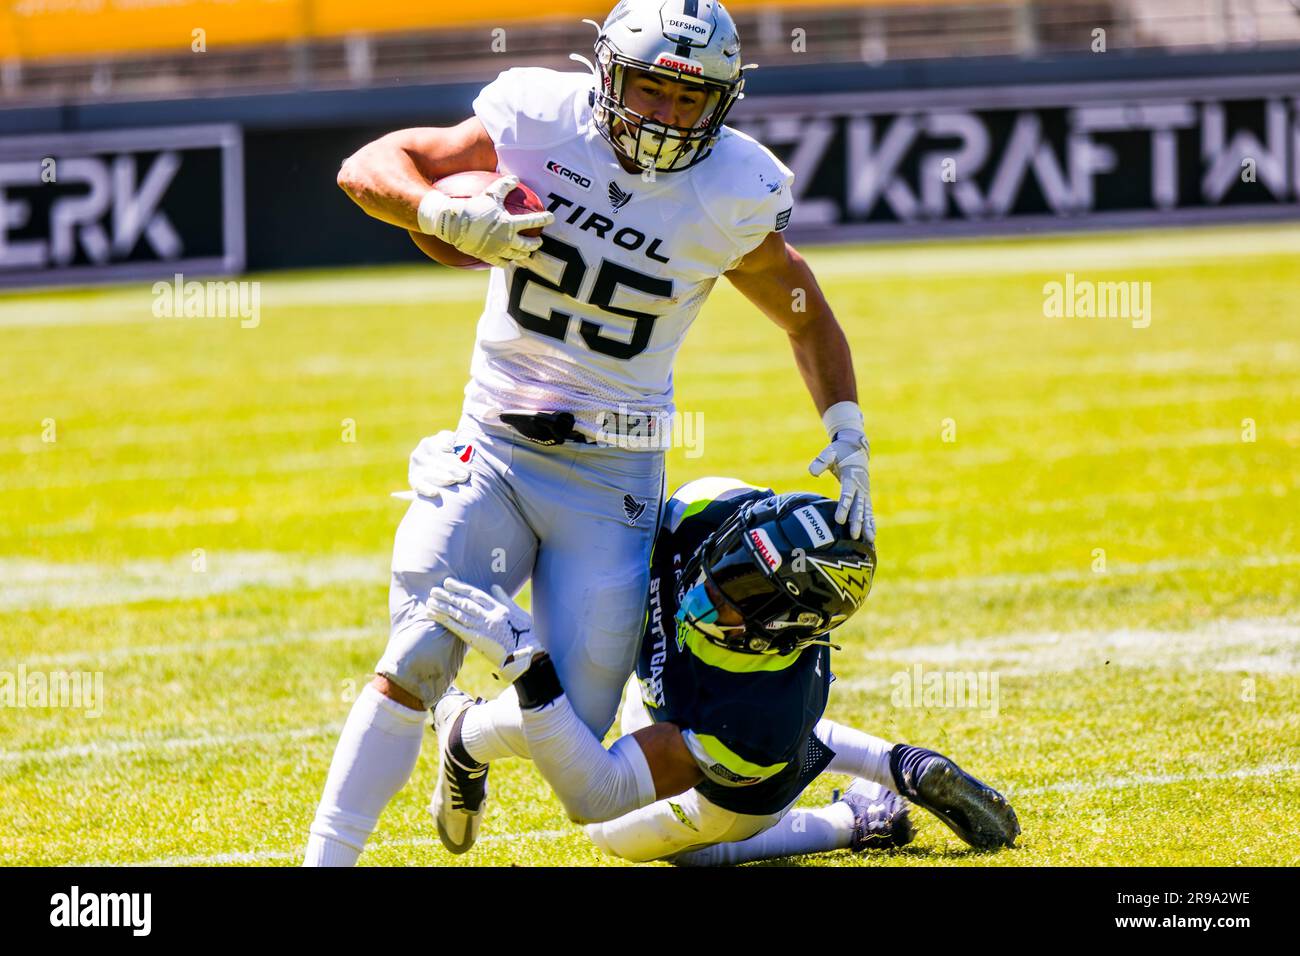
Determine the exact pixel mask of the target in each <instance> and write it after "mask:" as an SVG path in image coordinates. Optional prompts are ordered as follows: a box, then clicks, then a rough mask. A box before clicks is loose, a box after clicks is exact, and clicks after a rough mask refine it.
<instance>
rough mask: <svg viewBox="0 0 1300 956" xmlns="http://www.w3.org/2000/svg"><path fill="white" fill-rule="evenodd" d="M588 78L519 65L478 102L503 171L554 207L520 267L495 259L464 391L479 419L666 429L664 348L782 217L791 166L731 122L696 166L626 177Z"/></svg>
mask: <svg viewBox="0 0 1300 956" xmlns="http://www.w3.org/2000/svg"><path fill="white" fill-rule="evenodd" d="M594 88H595V87H594V80H593V78H592V76H591V75H590V74H588V73H559V72H556V71H554V70H546V69H536V68H520V69H511V70H506V71H505V72H504V73H502V74H501V75H500V76H499V77H498V78H497V79H496V80H494V81H493V82H492V83H490V84H488V86H486V87H485V88H484V89H483V91H482V92H481V93H480V94H479V96H478V98H477V99H475V101H474V113H475V115H477V116H478V118H479V120H480V121H481V122H482V123H483V126H484V127H485V128H486V130H487V132H488V135H489V136H491V138H492V142H493V144H494V145H495V146H496V152H497V157H498V170H499V171H500V172H501V173H512V174H514V175H516V176H518V177H519V178H520V180H521V181H522V182H524V183H525V184H527V185H528V186H529V187H531V188H532V190H533V191H534V192H536V193H537V195H538V196H539V197H540V198H541V200H542V202H543V203H544V204H545V205H546V207H547V208H548V209H550V210H551V211H552V212H554V213H555V217H556V221H555V224H554V225H553V226H549V227H547V229H546V230H545V232H544V234H543V241H542V248H541V250H539V251H538V252H537V253H536V254H535V255H534V256H533V258H532V260H531V261H530V262H529V264H528V265H527V266H519V265H514V264H511V265H510V266H508V267H506V268H494V269H492V271H491V275H490V278H489V281H488V295H487V302H486V305H485V307H484V309H483V314H482V316H481V317H480V319H479V323H478V334H477V341H476V342H475V346H474V358H473V363H472V366H471V370H470V373H471V380H470V383H469V385H468V386H467V387H466V389H465V412H466V413H467V414H469V415H471V416H473V417H475V418H477V419H479V420H480V421H487V422H489V423H495V422H497V421H499V418H498V416H499V414H500V412H501V411H504V410H515V409H524V410H529V411H568V412H572V413H573V414H574V416H575V419H576V422H577V425H576V427H577V428H578V430H579V431H582V432H584V433H585V434H588V435H589V437H590V436H591V435H592V434H601V433H602V432H603V433H605V434H608V433H609V431H611V429H610V428H609V419H608V418H607V417H606V416H607V415H608V414H609V413H610V412H614V413H620V412H622V413H625V414H626V415H627V416H628V419H629V421H630V422H633V423H635V422H637V421H638V418H637V416H645V418H647V419H649V420H650V422H651V423H652V425H651V427H656V426H654V425H653V423H654V422H658V423H659V425H658V426H657V427H660V428H662V427H666V425H667V423H668V420H669V416H671V414H672V412H673V360H674V358H675V357H676V355H677V349H678V348H679V347H680V346H681V344H682V340H683V339H684V338H685V336H686V332H687V330H688V329H689V328H690V325H691V322H692V321H693V320H694V319H695V316H696V315H697V314H698V312H699V310H700V307H701V306H702V305H703V303H704V300H705V298H706V297H707V296H708V294H709V292H710V291H711V290H712V288H713V285H714V283H715V282H716V281H717V279H718V277H719V276H720V275H722V274H723V273H724V272H727V271H728V270H730V269H731V268H732V267H733V266H735V265H736V264H737V263H738V262H739V261H740V260H741V259H742V258H743V257H744V256H745V255H746V254H747V253H749V252H751V251H752V250H753V249H755V248H756V247H757V246H758V245H759V244H760V243H761V242H762V241H763V239H764V238H765V237H767V236H768V235H769V234H771V233H772V232H774V231H779V230H782V229H784V228H785V226H786V223H787V222H788V221H789V218H790V212H791V209H792V207H793V197H792V194H791V191H790V185H791V183H792V182H793V181H794V174H793V173H792V172H791V171H790V170H789V169H788V168H787V167H786V166H785V165H784V164H783V163H782V162H781V161H780V160H778V159H777V158H776V157H775V156H774V155H773V154H772V153H771V152H769V151H768V150H767V148H766V147H764V146H762V145H761V144H759V143H758V142H757V141H755V140H754V139H751V138H750V137H749V136H746V135H745V134H743V133H741V132H738V131H736V130H732V129H729V128H726V127H724V128H723V130H722V132H721V134H720V135H719V138H718V141H717V144H716V146H715V147H714V150H713V153H712V155H710V156H709V157H708V158H706V159H705V160H703V161H702V162H700V163H699V164H697V165H695V166H693V167H691V168H690V169H687V170H682V171H680V172H672V173H664V172H657V173H655V178H654V179H652V180H651V179H649V178H643V177H642V176H641V174H640V173H628V172H627V171H626V170H624V169H623V167H622V166H620V165H619V163H618V161H617V160H616V159H615V157H614V152H613V150H612V149H611V148H610V146H609V144H608V143H607V142H606V141H605V140H604V139H603V138H602V137H601V135H600V132H599V130H598V129H597V128H596V126H595V125H594V123H593V122H592V108H591V95H592V92H593V90H594ZM647 177H648V174H647ZM629 427H630V428H631V429H632V432H633V434H635V435H637V436H639V437H642V438H646V437H648V434H649V433H648V432H647V431H644V430H640V431H638V430H637V426H636V424H632V425H631V426H629ZM658 434H662V432H659V433H658ZM628 447H648V448H652V449H655V450H659V449H662V447H664V446H663V445H661V444H654V443H652V442H648V441H647V442H642V443H641V444H636V443H633V444H631V445H629V446H628Z"/></svg>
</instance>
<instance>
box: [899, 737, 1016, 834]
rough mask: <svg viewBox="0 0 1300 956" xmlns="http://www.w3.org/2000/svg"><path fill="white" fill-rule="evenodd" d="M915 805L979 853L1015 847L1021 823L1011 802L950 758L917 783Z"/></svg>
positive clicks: (926, 773)
mask: <svg viewBox="0 0 1300 956" xmlns="http://www.w3.org/2000/svg"><path fill="white" fill-rule="evenodd" d="M915 789H916V794H915V796H912V795H910V794H909V796H911V799H912V802H913V803H917V804H919V805H921V806H922V807H924V808H925V809H927V810H929V811H930V812H931V813H933V814H934V815H935V816H937V817H938V818H939V819H940V820H942V821H943V822H944V823H945V824H947V826H948V828H949V829H950V830H952V832H953V833H955V834H957V836H959V837H961V838H962V839H963V840H964V841H965V842H966V843H968V844H970V845H971V846H973V847H975V849H977V850H992V849H996V848H998V847H1004V846H1008V847H1009V846H1015V845H1016V837H1017V836H1018V835H1019V834H1020V821H1019V820H1017V819H1016V811H1015V810H1013V809H1011V804H1010V803H1008V802H1007V798H1006V797H1004V796H1002V794H1000V793H998V792H997V791H996V790H994V789H993V788H992V787H989V786H985V785H984V784H983V783H981V782H980V781H979V780H976V779H975V778H974V777H972V776H971V775H970V774H968V773H966V771H964V770H962V769H961V768H960V767H958V766H957V765H956V764H955V763H953V762H952V761H951V760H948V759H947V758H939V759H937V760H935V761H934V763H932V764H931V765H930V766H929V767H928V768H926V770H925V772H924V773H923V774H921V777H920V779H919V780H917V781H916V787H915Z"/></svg>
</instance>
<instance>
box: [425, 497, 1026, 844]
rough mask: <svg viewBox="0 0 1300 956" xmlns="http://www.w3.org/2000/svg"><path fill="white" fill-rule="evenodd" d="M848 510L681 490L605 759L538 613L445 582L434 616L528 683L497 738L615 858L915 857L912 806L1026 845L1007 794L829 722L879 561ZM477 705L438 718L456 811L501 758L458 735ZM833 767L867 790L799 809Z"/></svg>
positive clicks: (454, 696)
mask: <svg viewBox="0 0 1300 956" xmlns="http://www.w3.org/2000/svg"><path fill="white" fill-rule="evenodd" d="M834 512H835V503H834V502H832V501H830V500H828V499H825V498H821V497H819V496H817V495H814V494H808V493H798V494H784V495H774V494H773V493H772V492H771V491H770V490H765V489H761V488H757V487H754V486H752V485H747V484H745V483H743V482H739V481H735V480H732V479H721V478H706V479H700V480H698V481H694V482H691V483H689V484H687V485H685V486H683V487H682V488H680V489H679V490H678V491H677V492H676V493H674V495H673V496H672V497H671V498H670V499H669V501H668V502H667V504H666V506H665V510H664V514H663V517H662V521H661V526H660V531H659V534H658V537H657V539H656V541H655V547H654V552H653V557H652V562H651V577H650V595H649V613H648V617H647V621H646V627H645V633H644V635H643V637H642V640H641V647H640V655H639V658H638V662H637V669H636V675H635V679H634V681H633V682H631V683H630V684H629V688H628V690H629V694H628V695H627V697H626V698H625V701H624V707H623V720H622V726H621V731H622V733H623V736H622V737H620V738H619V739H618V740H617V741H615V743H614V744H613V746H611V747H610V748H609V749H608V750H606V749H605V748H604V747H603V745H602V744H601V742H600V739H599V738H598V737H597V736H596V735H595V734H593V733H592V732H591V730H590V729H589V728H588V727H587V726H586V725H585V724H583V723H582V721H581V720H579V719H577V718H576V717H575V715H574V713H573V710H572V707H571V706H570V705H569V704H568V702H567V699H566V695H565V688H564V687H563V686H562V683H561V681H560V679H559V677H558V675H557V672H556V669H555V667H554V665H553V663H552V662H551V660H550V658H549V657H548V656H547V655H546V654H545V653H544V652H542V651H540V650H538V649H537V648H536V646H535V644H534V643H533V642H532V640H531V627H532V621H531V618H530V617H529V615H528V614H527V612H525V611H523V610H521V609H520V608H519V607H518V606H517V605H515V604H514V602H513V601H511V600H510V598H509V597H508V596H507V595H506V593H505V592H504V591H502V590H501V589H500V588H499V587H498V588H496V589H495V594H492V595H490V594H488V593H486V592H484V591H481V590H479V589H478V588H475V587H472V586H470V585H467V584H463V583H461V582H459V581H455V580H454V579H452V580H448V581H447V582H446V583H445V584H444V586H443V587H439V588H435V589H434V590H433V592H432V595H431V598H430V602H429V613H430V615H431V616H432V617H433V618H434V619H436V620H437V621H439V622H440V623H442V624H443V625H445V626H446V627H447V628H448V629H450V630H451V631H452V632H453V633H455V634H457V635H458V636H460V637H461V638H462V639H463V640H465V641H466V642H467V643H468V644H470V646H472V647H474V648H476V649H478V650H480V651H481V652H483V653H484V654H485V655H487V656H488V657H489V659H490V660H491V661H492V662H493V663H494V664H495V665H496V667H497V668H498V670H499V672H500V673H501V676H502V677H503V678H505V679H514V686H515V689H516V691H517V697H518V706H519V718H518V726H517V729H516V730H515V731H514V732H511V733H504V734H502V735H501V738H500V740H499V743H500V744H501V745H503V746H504V750H506V751H508V752H510V753H515V754H519V755H526V756H531V758H532V759H533V760H534V761H535V762H536V763H537V765H538V767H539V768H540V770H541V772H542V774H543V776H544V777H545V778H546V780H547V781H548V782H549V783H550V784H551V786H552V788H553V789H554V790H555V792H556V794H557V795H558V796H559V798H560V800H561V802H562V803H563V804H564V806H565V808H566V810H567V811H568V813H569V815H570V817H571V818H572V819H573V820H575V821H577V822H581V823H586V824H589V826H588V831H587V832H588V834H589V835H590V836H591V838H592V840H593V841H594V842H595V843H596V844H597V845H598V846H600V847H601V848H602V849H604V850H606V851H607V852H609V853H613V854H616V855H617V856H620V857H623V858H625V859H629V860H638V861H644V860H657V859H672V860H674V861H676V862H681V863H688V864H711V863H724V862H727V863H734V862H742V861H748V860H753V859H763V858H768V857H773V856H784V855H788V854H792V853H810V852H819V851H827V850H834V849H842V848H846V847H848V848H852V849H864V848H867V847H890V846H901V845H903V844H905V843H907V842H908V841H909V840H910V839H911V838H912V832H913V831H912V823H911V820H910V818H909V815H908V809H907V806H908V805H907V802H906V801H911V802H912V803H915V804H917V805H919V806H921V807H924V808H925V809H927V810H930V811H931V812H933V813H934V814H936V815H937V816H938V817H939V818H940V819H941V820H942V821H943V822H944V823H946V824H947V825H948V826H949V827H951V828H952V829H953V831H954V832H956V833H957V835H958V836H960V837H961V838H962V839H963V840H965V841H966V842H967V843H969V844H970V845H971V846H973V847H977V848H980V849H991V848H994V847H1001V846H1011V845H1013V844H1014V841H1015V837H1016V835H1017V834H1018V833H1019V832H1020V828H1019V824H1018V823H1017V821H1016V815H1015V812H1014V811H1013V810H1012V808H1011V806H1010V805H1009V804H1008V803H1007V801H1006V799H1005V798H1004V797H1003V796H1002V795H1001V794H999V793H997V791H995V790H993V789H992V788H990V787H988V786H986V785H985V784H983V783H982V782H980V781H979V780H977V779H976V778H975V777H973V776H971V775H970V774H968V773H966V772H965V771H963V770H962V769H961V768H960V767H958V766H957V764H955V763H954V762H953V761H952V760H950V759H949V758H947V757H945V756H943V755H942V754H938V753H935V752H934V751H932V750H927V749H925V748H921V747H914V746H910V745H907V744H902V743H899V744H890V743H888V742H886V741H883V740H880V739H878V738H876V737H872V736H870V735H868V734H865V733H862V732H860V731H857V730H854V729H852V728H849V727H845V726H843V725H840V724H836V723H834V722H833V721H830V720H827V719H826V718H825V717H824V716H823V714H824V711H825V709H826V703H827V695H828V692H829V690H830V685H831V680H832V677H831V654H830V651H831V648H832V647H833V645H832V644H831V642H830V640H829V639H828V638H829V636H830V634H831V632H832V631H833V630H834V629H835V628H836V627H838V626H839V625H841V624H843V623H844V622H845V621H846V620H848V619H849V617H850V616H852V615H853V614H854V612H855V611H857V610H858V608H859V607H861V605H862V603H863V601H864V600H865V599H866V596H867V593H868V592H869V590H870V588H871V583H872V580H873V577H874V574H875V566H876V555H875V550H874V548H873V546H872V545H871V544H870V543H869V542H866V541H863V540H861V539H857V538H854V537H852V536H851V535H849V534H848V533H846V531H845V529H844V528H843V527H842V526H840V525H837V524H836V523H835V521H834ZM474 706H476V705H474V704H473V703H472V702H470V701H469V700H468V698H466V697H465V695H463V694H461V693H460V692H459V691H456V690H455V689H453V690H452V691H450V692H449V693H448V694H447V695H446V696H445V697H444V698H443V701H442V702H440V703H439V706H438V708H437V711H436V712H437V713H438V715H439V717H440V718H441V720H440V724H441V726H440V728H439V729H440V736H441V737H442V740H443V757H442V759H443V763H444V773H445V774H446V776H447V777H448V779H449V780H451V781H452V783H453V788H454V790H455V793H456V802H458V803H459V812H461V813H472V814H481V813H482V811H483V805H484V798H485V796H486V794H485V792H484V787H483V780H484V776H483V771H484V770H485V766H484V764H485V762H486V760H488V759H490V758H491V757H492V756H500V755H503V754H502V752H501V751H497V752H495V753H489V752H488V751H487V748H484V747H482V746H481V743H480V748H479V749H478V750H475V749H474V747H473V742H471V743H470V744H469V745H468V746H467V742H466V740H465V739H464V735H463V734H462V733H461V732H460V728H461V722H462V721H463V720H464V717H465V714H466V713H468V712H470V711H472V709H473V707H474ZM827 770H829V771H831V772H837V773H845V774H848V775H850V776H852V777H854V778H855V779H854V781H853V784H852V785H851V786H850V787H849V788H848V791H847V792H846V794H845V797H844V799H843V800H842V801H839V802H838V803H836V804H832V805H831V806H830V807H827V808H821V809H817V810H805V809H793V805H794V803H795V801H796V800H797V799H798V797H799V795H800V794H801V793H802V792H803V790H804V789H805V788H806V787H807V786H808V785H809V783H811V782H812V780H813V779H814V778H816V777H817V776H818V774H820V773H822V772H823V771H827ZM903 798H906V800H904V799H903ZM778 824H779V825H778ZM461 829H462V830H464V829H466V828H464V827H462V828H461ZM475 829H476V828H475Z"/></svg>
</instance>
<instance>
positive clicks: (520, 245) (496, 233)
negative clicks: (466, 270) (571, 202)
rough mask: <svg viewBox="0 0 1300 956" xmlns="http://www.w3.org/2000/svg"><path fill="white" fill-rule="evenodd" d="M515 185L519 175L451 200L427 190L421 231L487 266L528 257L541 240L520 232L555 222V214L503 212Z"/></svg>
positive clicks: (434, 191)
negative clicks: (467, 197)
mask: <svg viewBox="0 0 1300 956" xmlns="http://www.w3.org/2000/svg"><path fill="white" fill-rule="evenodd" d="M518 185H519V177H518V176H502V177H501V178H500V179H498V180H496V181H495V182H493V183H492V185H490V186H488V188H487V189H485V190H484V191H483V192H482V193H480V194H479V195H477V196H473V197H471V198H469V199H453V198H452V197H451V196H448V195H446V194H444V193H442V192H440V191H439V190H437V189H430V190H429V191H428V192H427V193H425V196H424V198H423V199H422V200H420V209H419V214H418V218H419V221H420V231H421V232H423V233H427V234H428V235H431V236H436V237H438V238H439V239H441V240H442V241H443V242H445V243H448V244H449V245H452V246H455V247H456V248H457V249H459V250H460V251H461V252H463V253H465V254H466V255H468V256H473V257H474V258H475V259H478V260H479V261H481V262H486V263H487V264H488V265H492V266H499V267H504V266H506V265H507V264H509V263H510V262H514V261H519V260H522V259H527V258H528V257H529V256H531V255H532V254H533V253H534V252H536V251H537V250H538V249H540V248H541V247H542V240H541V238H540V237H539V236H521V235H520V233H521V232H523V231H524V230H525V229H538V228H543V229H544V228H546V227H547V226H549V225H551V224H552V223H554V222H555V214H554V213H552V212H529V213H521V214H518V215H516V214H514V213H509V212H506V207H505V199H506V197H507V196H509V195H510V193H511V192H512V191H513V190H514V188H515V187H516V186H518Z"/></svg>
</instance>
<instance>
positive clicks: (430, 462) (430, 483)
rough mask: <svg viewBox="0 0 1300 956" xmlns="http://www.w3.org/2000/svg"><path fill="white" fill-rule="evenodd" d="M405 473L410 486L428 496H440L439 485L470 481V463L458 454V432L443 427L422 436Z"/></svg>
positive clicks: (441, 486)
mask: <svg viewBox="0 0 1300 956" xmlns="http://www.w3.org/2000/svg"><path fill="white" fill-rule="evenodd" d="M406 476H407V479H408V480H409V481H410V483H411V489H412V490H413V491H414V492H415V493H416V494H417V495H421V496H423V497H425V498H437V497H438V495H439V494H440V493H441V492H440V489H442V488H450V487H451V486H452V485H458V484H460V483H461V482H462V481H469V465H467V464H465V462H463V461H461V460H460V458H459V457H457V455H456V433H455V432H450V431H442V432H438V434H436V435H430V436H429V437H428V438H422V439H420V444H418V445H416V446H415V451H413V452H411V461H410V464H409V465H408V466H407V469H406Z"/></svg>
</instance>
